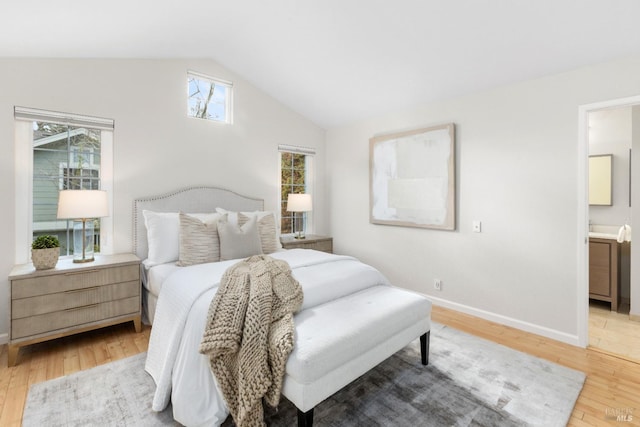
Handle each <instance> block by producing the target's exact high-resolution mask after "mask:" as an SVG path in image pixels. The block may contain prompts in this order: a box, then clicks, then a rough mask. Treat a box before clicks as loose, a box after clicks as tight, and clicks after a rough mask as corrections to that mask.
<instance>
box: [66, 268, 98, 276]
mask: <svg viewBox="0 0 640 427" xmlns="http://www.w3.org/2000/svg"><path fill="white" fill-rule="evenodd" d="M98 271H100V270H99V269H97V268H94V269H93V270H80V271H69V272H67V273H64V275H65V276H75V275H77V274H88V273H97V272H98Z"/></svg>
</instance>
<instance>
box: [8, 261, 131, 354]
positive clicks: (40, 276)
mask: <svg viewBox="0 0 640 427" xmlns="http://www.w3.org/2000/svg"><path fill="white" fill-rule="evenodd" d="M9 280H10V281H11V331H10V340H9V351H8V365H9V366H13V365H15V363H16V359H17V357H18V351H19V350H20V347H23V346H26V345H30V344H35V343H38V342H42V341H47V340H51V339H55V338H60V337H64V336H68V335H73V334H77V333H80V332H85V331H90V330H93V329H98V328H103V327H105V326H111V325H116V324H118V323H124V322H129V321H133V324H134V327H135V330H136V332H140V331H141V330H142V325H141V323H140V320H141V315H142V311H141V306H140V291H141V288H140V286H141V285H140V259H139V258H138V257H137V256H135V255H133V254H117V255H96V259H95V261H93V262H90V263H81V264H76V263H73V260H72V259H71V258H64V259H60V260H58V264H57V265H56V267H55V268H53V269H50V270H36V269H34V268H33V264H23V265H17V266H15V267H14V268H13V270H11V274H10V275H9Z"/></svg>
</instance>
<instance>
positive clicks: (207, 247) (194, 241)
mask: <svg viewBox="0 0 640 427" xmlns="http://www.w3.org/2000/svg"><path fill="white" fill-rule="evenodd" d="M212 215H213V216H211V215H209V218H208V219H206V220H205V221H202V220H200V219H198V218H197V217H196V216H195V215H187V214H185V213H182V212H180V214H179V215H178V218H179V220H180V253H179V259H178V262H177V263H176V264H177V265H178V266H180V267H186V266H189V265H195V264H204V263H207V262H218V261H220V239H219V238H218V219H219V218H220V217H221V215H220V214H212Z"/></svg>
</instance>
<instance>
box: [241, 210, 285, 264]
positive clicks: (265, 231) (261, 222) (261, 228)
mask: <svg viewBox="0 0 640 427" xmlns="http://www.w3.org/2000/svg"><path fill="white" fill-rule="evenodd" d="M255 216H256V217H257V218H258V234H260V243H261V245H262V253H264V254H270V253H273V252H275V251H277V250H278V249H279V248H280V246H279V245H278V238H277V233H276V216H275V215H274V214H273V212H269V213H267V214H265V215H262V216H260V215H258V214H256V215H255ZM249 218H250V216H249V215H246V214H245V213H244V212H238V225H239V226H241V227H242V225H243V224H245V223H246V222H247V221H249Z"/></svg>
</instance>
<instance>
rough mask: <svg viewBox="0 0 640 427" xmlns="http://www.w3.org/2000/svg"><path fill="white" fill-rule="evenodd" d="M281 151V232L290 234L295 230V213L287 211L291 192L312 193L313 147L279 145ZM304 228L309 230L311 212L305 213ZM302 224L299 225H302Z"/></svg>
mask: <svg viewBox="0 0 640 427" xmlns="http://www.w3.org/2000/svg"><path fill="white" fill-rule="evenodd" d="M278 151H280V232H281V233H282V234H290V233H294V232H295V231H297V230H295V228H294V227H295V221H294V213H293V212H287V199H288V197H289V193H294V194H299V193H307V194H312V187H313V186H312V176H313V174H312V160H313V155H314V154H315V150H314V149H313V148H306V147H295V146H290V145H280V146H278ZM305 222H306V224H304V229H305V230H307V231H309V229H310V228H311V227H310V223H311V212H307V214H306V215H305ZM301 226H302V225H301V224H300V225H298V227H301Z"/></svg>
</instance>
